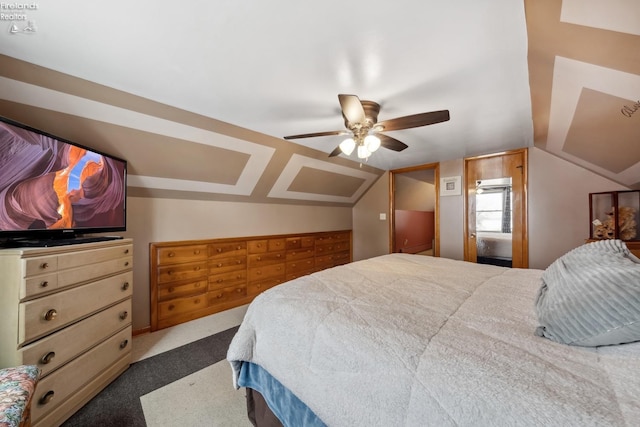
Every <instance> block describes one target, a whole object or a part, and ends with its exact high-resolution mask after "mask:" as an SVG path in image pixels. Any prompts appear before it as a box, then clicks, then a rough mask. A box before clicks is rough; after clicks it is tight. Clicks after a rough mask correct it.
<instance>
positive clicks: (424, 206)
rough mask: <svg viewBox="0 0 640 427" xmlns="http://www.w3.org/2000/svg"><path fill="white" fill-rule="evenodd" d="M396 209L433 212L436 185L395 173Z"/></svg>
mask: <svg viewBox="0 0 640 427" xmlns="http://www.w3.org/2000/svg"><path fill="white" fill-rule="evenodd" d="M394 180H395V191H394V192H395V201H394V202H395V203H394V206H395V208H396V209H402V210H408V211H424V212H433V211H434V210H435V206H436V186H435V185H433V184H429V183H428V182H424V181H418V180H417V179H413V178H409V177H408V176H404V175H402V174H400V173H398V174H395V176H394Z"/></svg>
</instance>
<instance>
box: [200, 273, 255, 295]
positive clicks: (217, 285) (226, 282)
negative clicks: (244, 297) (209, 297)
mask: <svg viewBox="0 0 640 427" xmlns="http://www.w3.org/2000/svg"><path fill="white" fill-rule="evenodd" d="M246 282H247V271H246V270H244V269H243V270H236V271H229V272H227V273H222V274H213V275H211V276H209V287H208V289H209V290H210V291H213V290H215V289H221V288H226V287H228V286H235V285H240V284H244V283H246Z"/></svg>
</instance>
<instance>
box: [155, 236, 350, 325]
mask: <svg viewBox="0 0 640 427" xmlns="http://www.w3.org/2000/svg"><path fill="white" fill-rule="evenodd" d="M149 255H150V268H151V270H150V277H151V330H152V331H155V330H158V329H163V328H166V327H169V326H173V325H177V324H179V323H183V322H187V321H189V320H193V319H197V318H200V317H203V316H207V315H209V314H213V313H217V312H220V311H223V310H228V309H230V308H233V307H238V306H240V305H243V304H248V303H249V302H251V300H253V298H255V297H256V295H258V294H259V293H260V292H263V291H264V290H266V289H269V288H271V287H273V286H276V285H278V284H280V283H283V282H285V281H288V280H292V279H295V278H296V277H300V276H303V275H306V274H310V273H313V272H316V271H319V270H323V269H325V268H330V267H333V266H336V265H341V264H346V263H348V262H350V261H351V258H352V250H351V230H342V231H332V232H321V233H303V234H281V235H270V236H252V237H242V238H224V239H209V240H190V241H176V242H157V243H151V245H150V250H149Z"/></svg>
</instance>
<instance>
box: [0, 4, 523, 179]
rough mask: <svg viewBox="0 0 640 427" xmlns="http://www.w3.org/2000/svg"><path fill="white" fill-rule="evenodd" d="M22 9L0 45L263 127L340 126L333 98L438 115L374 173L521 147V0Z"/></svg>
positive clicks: (379, 156) (323, 146)
mask: <svg viewBox="0 0 640 427" xmlns="http://www.w3.org/2000/svg"><path fill="white" fill-rule="evenodd" d="M29 4H37V10H28V11H25V12H24V13H25V14H26V15H27V16H28V18H29V20H33V21H34V22H35V25H36V27H37V31H36V32H35V33H33V34H26V33H18V34H13V35H11V34H9V32H8V27H9V22H8V21H1V22H0V24H2V25H6V26H7V29H6V30H5V29H3V30H2V31H3V34H2V35H1V36H0V40H1V41H2V43H0V53H3V54H6V55H9V56H12V57H15V58H18V59H22V60H25V61H28V62H32V63H34V64H37V65H41V66H45V67H48V68H51V69H54V70H57V71H60V72H63V73H66V74H69V75H72V76H76V77H80V78H83V79H87V80H90V81H93V82H96V83H100V84H103V85H106V86H109V87H112V88H116V89H119V90H123V91H126V92H129V93H132V94H135V95H139V96H142V97H145V98H149V99H152V100H154V101H158V102H162V103H165V104H169V105H171V106H174V107H178V108H182V109H184V110H188V111H191V112H195V113H199V114H202V115H205V116H209V117H212V118H215V119H218V120H222V121H225V122H228V123H232V124H234V125H238V126H241V127H245V128H248V129H252V130H255V131H258V132H262V133H265V134H268V135H273V136H276V137H283V136H285V135H291V134H299V133H311V132H319V131H331V130H341V129H343V128H344V122H343V119H342V117H341V114H340V108H339V104H338V97H337V95H338V93H347V94H355V95H358V96H359V97H360V98H361V99H365V100H372V101H376V102H378V103H380V104H381V111H380V115H379V117H378V119H379V120H387V119H391V118H396V117H400V116H405V115H410V114H416V113H422V112H426V111H432V110H441V109H448V110H449V111H450V114H451V120H450V121H449V122H445V123H440V124H435V125H432V126H427V127H422V128H416V129H411V130H402V131H395V132H389V133H388V134H389V135H390V136H393V137H394V138H397V139H399V140H401V141H403V142H405V143H407V144H408V145H409V148H408V149H406V150H405V151H403V152H401V153H396V152H392V151H388V150H385V149H381V150H380V151H379V152H376V153H375V154H374V155H373V156H372V157H371V158H370V160H369V164H371V165H372V166H376V167H380V168H382V169H396V168H400V167H405V166H411V165H416V164H424V163H430V162H434V161H440V160H447V159H455V158H461V157H465V156H469V155H477V154H483V153H488V152H495V151H499V150H502V149H510V148H519V147H524V146H532V145H533V125H532V119H531V100H530V92H529V80H528V71H527V31H526V23H525V14H524V2H523V1H513V0H485V1H476V0H457V1H449V2H447V1H437V2H436V1H432V0H414V1H409V0H396V1H394V2H382V1H380V2H375V3H374V2H371V1H364V0H352V1H344V0H343V1H337V0H324V1H322V2H313V3H311V2H304V1H293V0H271V1H269V2H260V1H242V0H240V1H239V0H215V1H205V0H183V1H180V2H177V1H167V0H136V1H124V0H111V1H108V2H106V1H104V2H87V1H83V0H57V1H55V2H38V3H29ZM3 12H4V11H3ZM18 25H20V26H24V23H23V22H21V21H18ZM297 142H298V143H300V144H303V145H306V146H310V147H313V148H316V149H318V150H322V151H325V152H327V153H329V152H331V151H332V150H333V149H334V148H335V147H336V146H337V145H338V143H339V142H340V137H337V136H333V137H321V138H309V139H302V140H298V141H297ZM352 156H354V155H352Z"/></svg>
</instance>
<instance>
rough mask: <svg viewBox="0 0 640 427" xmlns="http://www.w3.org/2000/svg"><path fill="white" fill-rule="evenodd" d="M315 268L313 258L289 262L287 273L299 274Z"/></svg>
mask: <svg viewBox="0 0 640 427" xmlns="http://www.w3.org/2000/svg"><path fill="white" fill-rule="evenodd" d="M314 266H315V261H314V259H313V258H310V259H303V260H300V261H287V273H299V272H301V271H311V270H313V267H314Z"/></svg>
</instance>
